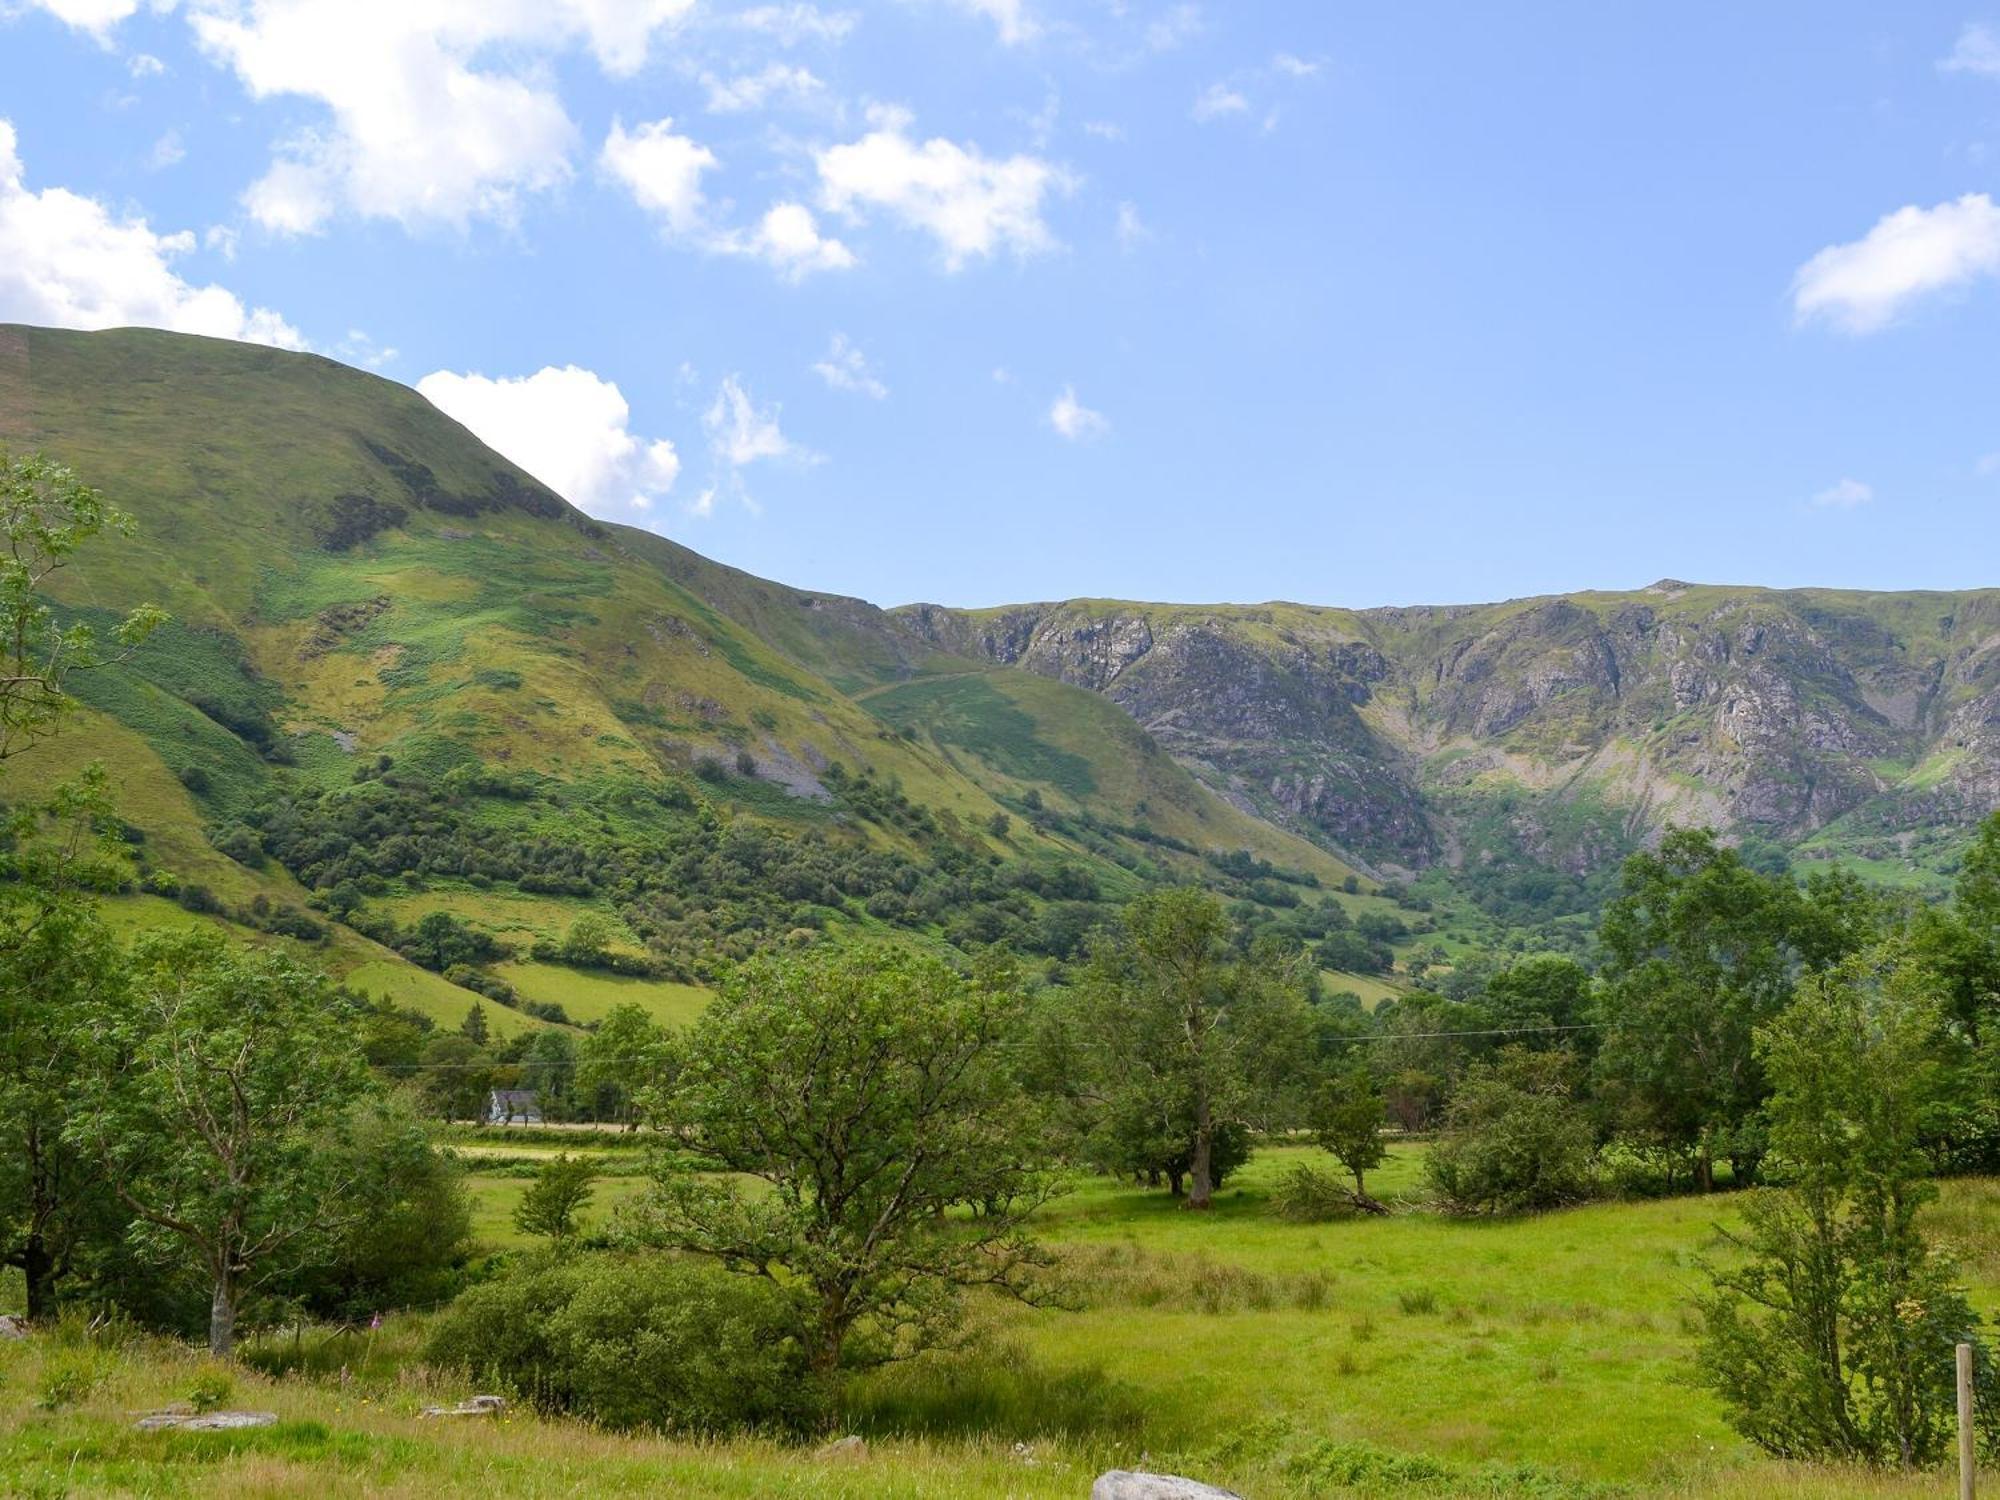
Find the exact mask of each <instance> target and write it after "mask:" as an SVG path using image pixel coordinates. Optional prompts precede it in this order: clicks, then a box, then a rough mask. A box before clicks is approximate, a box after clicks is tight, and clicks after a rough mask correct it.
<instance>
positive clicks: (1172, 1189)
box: [1167, 1172, 1187, 1198]
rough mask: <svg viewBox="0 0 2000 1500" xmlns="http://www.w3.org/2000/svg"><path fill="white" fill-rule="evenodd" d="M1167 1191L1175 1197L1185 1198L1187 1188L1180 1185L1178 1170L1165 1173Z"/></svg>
mask: <svg viewBox="0 0 2000 1500" xmlns="http://www.w3.org/2000/svg"><path fill="white" fill-rule="evenodd" d="M1167 1192H1168V1194H1169V1195H1170V1196H1172V1197H1175V1198H1185V1197H1186V1196H1187V1189H1186V1188H1184V1187H1182V1186H1181V1174H1180V1173H1179V1172H1169V1173H1167Z"/></svg>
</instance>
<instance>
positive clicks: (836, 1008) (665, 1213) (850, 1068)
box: [640, 948, 1052, 1377]
mask: <svg viewBox="0 0 2000 1500" xmlns="http://www.w3.org/2000/svg"><path fill="white" fill-rule="evenodd" d="M1004 978H1005V975H1004V972H996V973H992V974H989V975H986V976H984V977H983V978H982V979H976V980H967V979H964V978H962V977H960V976H959V975H958V974H956V973H954V972H953V971H952V970H951V969H950V968H949V967H948V966H947V965H945V964H944V963H943V962H942V961H941V960H939V959H937V958H933V957H929V956H926V955H918V954H913V953H908V952H898V951H892V950H887V949H875V948H862V949H854V950H849V951H846V952H822V951H819V950H813V951H810V952H808V953H807V954H805V955H802V956H799V957H794V958H784V959H762V960H757V961H754V962H752V963H750V964H747V965H745V966H744V967H743V968H741V969H739V970H738V971H737V972H736V974H735V975H734V976H733V977H732V978H731V979H730V980H729V981H728V982H727V983H726V984H725V985H724V986H723V988H722V991H721V993H720V994H719V995H718V996H717V997H716V999H715V1000H714V1001H713V1002H712V1003H711V1005H710V1006H709V1008H708V1010H707V1011H706V1012H704V1013H703V1015H702V1017H701V1019H700V1020H699V1021H698V1022H697V1023H696V1024H695V1025H694V1027H693V1028H692V1029H691V1030H690V1031H689V1032H687V1033H686V1034H685V1035H684V1036H682V1037H681V1038H679V1039H677V1041H676V1043H675V1044H674V1046H673V1048H672V1056H671V1058H670V1060H669V1062H668V1066H667V1069H666V1077H665V1080H664V1082H663V1083H662V1084H661V1086H660V1087H659V1088H658V1090H657V1091H655V1093H654V1094H653V1096H652V1097H651V1099H650V1118H651V1120H652V1122H653V1123H654V1124H655V1125H657V1126H659V1127H660V1128H661V1129H663V1130H665V1131H667V1132H669V1133H671V1134H673V1135H676V1136H678V1137H679V1138H680V1139H681V1140H683V1141H684V1142H685V1143H686V1145H687V1147H688V1148H689V1150H690V1151H692V1152H693V1153H695V1154H696V1156H697V1157H698V1158H699V1159H700V1160H701V1161H702V1163H703V1165H704V1166H706V1167H708V1168H711V1169H713V1170H715V1171H719V1172H722V1173H728V1174H733V1177H734V1178H735V1179H739V1180H740V1178H743V1177H750V1178H755V1179H758V1180H759V1181H761V1182H763V1183H765V1184H768V1187H769V1191H767V1192H762V1193H757V1194H747V1193H745V1192H743V1191H742V1190H741V1188H740V1187H739V1185H738V1180H732V1179H731V1178H723V1179H720V1180H718V1179H717V1178H716V1177H714V1176H711V1175H705V1174H697V1173H695V1172H693V1171H689V1170H687V1169H686V1168H685V1167H684V1166H682V1165H680V1164H678V1162H675V1161H672V1160H669V1161H667V1162H664V1163H663V1165H662V1167H661V1169H660V1171H659V1174H658V1177H657V1181H656V1183H655V1185H654V1187H653V1189H652V1191H651V1193H650V1195H649V1197H648V1200H647V1201H646V1203H645V1205H644V1207H643V1208H642V1210H641V1213H640V1223H641V1224H642V1225H643V1226H645V1228H646V1229H647V1230H648V1231H649V1237H650V1238H651V1239H652V1240H653V1242H654V1243H657V1244H660V1245H662V1246H665V1247H667V1248H671V1249H675V1250H681V1251H687V1252H691V1253H693V1254H697V1255H703V1256H708V1257H710V1258H712V1259H714V1260H717V1261H719V1262H720V1263H721V1264H723V1265H725V1266H727V1267H728V1268H729V1269H731V1270H733V1271H737V1272H741V1273H744V1274H747V1275H753V1276H758V1277H762V1278H764V1279H766V1280H768V1281H769V1282H771V1283H772V1284H773V1285H774V1286H775V1287H777V1288H779V1289H780V1290H781V1291H782V1292H783V1293H784V1294H785V1296H786V1297H787V1298H789V1299H790V1301H791V1303H792V1306H793V1308H794V1315H795V1323H796V1327H797V1332H798V1337H799V1338H800V1340H801V1341H802V1344H803V1346H804V1348H805V1349H806V1351H807V1357H808V1363H809V1365H810V1368H811V1370H812V1371H813V1373H814V1374H815V1375H817V1376H821V1377H830V1376H832V1375H833V1374H834V1372H835V1371H836V1370H838V1369H839V1368H840V1367H841V1366H842V1365H843V1364H867V1363H875V1362H879V1361H882V1360H887V1359H893V1358H898V1357H901V1356H904V1355H907V1354H912V1353H915V1352H917V1351H919V1350H921V1349H923V1348H926V1347H929V1346H932V1345H934V1344H936V1343H938V1342H940V1341H941V1340H943V1339H945V1338H947V1337H948V1336H949V1334H950V1332H951V1331H952V1329H953V1328H954V1327H955V1323H956V1309H957V1301H958V1294H959V1291H960V1289H962V1288H964V1287H967V1286H974V1285H978V1286H990V1287H996V1288H999V1289H1001V1290H1003V1291H1006V1292H1009V1293H1011V1294H1013V1295H1016V1296H1020V1297H1024V1298H1027V1297H1034V1296H1036V1295H1037V1272H1038V1270H1039V1269H1040V1268H1041V1267H1042V1266H1043V1265H1044V1264H1045V1263H1046V1257H1045V1253H1044V1252H1043V1251H1041V1250H1040V1249H1039V1248H1038V1247H1037V1246H1036V1245H1035V1244H1034V1243H1033V1242H1032V1241H1031V1240H1030V1239H1029V1238H1028V1237H1027V1235H1026V1233H1025V1230H1024V1225H1025V1221H1026V1219H1027V1216H1028V1214H1029V1213H1030V1212H1031V1211H1032V1210H1033V1209H1034V1208H1035V1207H1036V1206H1037V1205H1039V1204H1040V1203H1041V1202H1042V1201H1044V1199H1046V1198H1047V1196H1048V1195H1049V1194H1050V1192H1051V1191H1052V1188H1051V1182H1050V1179H1049V1177H1048V1176H1047V1175H1046V1174H1045V1173H1044V1172H1042V1171H1041V1170H1040V1159H1041V1156H1042V1152H1043V1141H1042V1137H1041V1132H1040V1129H1039V1127H1038V1125H1037V1123H1036V1121H1035V1119H1034V1116H1033V1112H1032V1111H1031V1110H1030V1109H1028V1108H1027V1107H1026V1102H1025V1100H1024V1099H1023V1098H1022V1097H1021V1095H1020V1093H1019V1091H1018V1089H1017V1088H1016V1087H1015V1085H1014V1083H1013V1080H1012V1078H1011V1076H1010V1073H1009V1069H1008V1066H1007V1060H1006V1049H1007V1047H1008V1046H1009V1044H1010V1043H1011V1042H1013V1041H1014V1039H1015V1037H1016V1035H1017V1033H1018V1026H1019V1021H1020V1018H1021V1016H1022V1012H1023V1008H1024V1004H1025V1002H1024V1001H1023V999H1022V998H1021V996H1020V995H1019V994H1018V993H1017V992H1016V991H1014V990H1013V989H1012V988H1011V987H1009V986H1007V985H1005V984H1004V983H1003V982H1002V981H1003V980H1004ZM954 1208H973V1209H976V1210H977V1211H976V1212H974V1213H972V1214H970V1215H963V1216H951V1215H949V1213H948V1211H949V1210H951V1209H954Z"/></svg>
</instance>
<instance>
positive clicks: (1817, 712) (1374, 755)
mask: <svg viewBox="0 0 2000 1500" xmlns="http://www.w3.org/2000/svg"><path fill="white" fill-rule="evenodd" d="M897 617H898V619H899V620H900V621H901V623H902V625H903V626H904V628H905V629H907V630H909V631H910V632H912V633H913V634H914V635H916V636H918V637H919V638H921V639H922V640H923V641H925V642H927V643H928V644H930V645H932V646H935V647H936V648H938V649H940V650H943V651H948V652H951V653H953V654H955V655H960V656H970V657H974V658H985V659H987V660H991V661H994V662H1002V663H1007V664H1011V665H1018V666H1021V667H1024V668H1026V669H1028V670H1030V671H1034V672H1037V673H1040V674H1042V675H1044V676H1048V677H1054V678H1059V679H1061V680H1062V681H1065V682H1070V683H1074V684H1077V685H1079V686H1082V687H1087V688H1089V689H1091V690H1092V691H1094V692H1098V693H1101V694H1103V695H1104V696H1106V697H1108V698H1110V699H1111V700H1112V701H1114V702H1116V703H1117V704H1119V705H1120V706H1121V707H1123V708H1124V709H1125V710H1126V711H1127V712H1128V713H1130V714H1131V715H1132V716H1133V717H1134V718H1135V719H1137V720H1138V721H1139V722H1140V723H1142V724H1143V725H1145V726H1146V728H1147V729H1149V730H1150V731H1151V732H1152V733H1153V734H1154V735H1156V736H1157V737H1158V738H1159V739H1160V740H1161V742H1162V743H1164V744H1165V745H1166V746H1167V747H1168V748H1169V749H1170V750H1171V751H1172V752H1173V753H1174V754H1175V755H1176V756H1177V757H1179V758H1180V759H1181V760H1182V761H1183V762H1184V763H1186V764H1187V765H1189V766H1190V767H1191V768H1192V769H1194V770H1195V771H1196V772H1197V774H1199V775H1201V776H1202V777H1203V778H1204V779H1206V780H1208V781H1210V782H1211V784H1213V785H1215V786H1217V787H1218V788H1220V789H1222V790H1223V791H1225V792H1226V793H1227V794H1228V795H1230V796H1231V797H1232V798H1233V799H1235V800H1236V801H1238V802H1239V803H1240V804H1241V805H1243V806H1245V807H1249V808H1254V809H1255V810H1257V811H1259V812H1262V813H1264V814H1266V815H1269V816H1273V817H1275V818H1278V819H1279V820H1281V821H1284V822H1286V823H1288V824H1289V825H1291V826H1293V827H1296V828H1298V829H1300V830H1301V831H1304V832H1307V833H1309V834H1311V835H1312V836H1313V837H1315V838H1317V839H1319V840H1321V841H1323V842H1326V843H1329V844H1331V845H1334V846H1336V847H1339V848H1342V849H1346V850H1350V851H1352V852H1354V853H1357V854H1359V855H1361V856H1363V857H1366V858H1369V859H1372V860H1375V861H1377V862H1380V863H1385V864H1393V865H1402V866H1421V865H1423V864H1426V863H1429V862H1432V861H1435V860H1438V859H1457V858H1460V857H1462V855H1463V852H1464V851H1463V847H1462V839H1461V834H1462V832H1463V824H1464V821H1465V818H1466V816H1467V814H1468V810H1469V809H1475V808H1477V807H1478V806H1479V805H1480V804H1481V802H1482V800H1491V799H1493V798H1495V797H1500V798H1504V799H1505V800H1506V802H1507V804H1508V806H1510V807H1511V808H1514V809H1516V811H1515V812H1514V814H1513V815H1512V821H1513V824H1514V831H1515V833H1516V834H1517V835H1518V836H1519V838H1520V840H1521V841H1522V842H1523V843H1525V844H1526V845H1527V847H1528V849H1529V851H1530V852H1532V853H1538V854H1540V855H1541V856H1542V857H1544V858H1547V859H1549V860H1551V861H1552V862H1555V863H1558V864H1566V865H1571V866H1588V865H1590V864H1592V863H1595V862H1598V861H1601V860H1602V859H1603V858H1606V857H1609V856H1611V855H1612V854H1614V853H1615V852H1617V850H1618V849H1619V848H1622V847H1625V846H1628V845H1629V843H1630V842H1631V841H1634V840H1637V839H1641V838H1644V837H1645V836H1647V835H1648V834H1650V833H1651V832H1653V831H1656V830H1657V829H1658V828H1660V827H1663V826H1665V825H1666V824H1668V823H1670V822H1693V821H1701V822H1712V823H1717V824H1720V825H1722V826H1725V827H1729V828H1733V829H1736V830H1738V831H1740V832H1751V833H1756V834H1759V835H1761V836H1764V837H1767V838H1771V839H1774V840H1778V841H1781V842H1784V843H1787V844H1792V845H1798V844H1802V843H1809V842H1814V841H1818V842H1821V843H1826V842H1829V841H1841V842H1844V843H1845V845H1846V846H1847V847H1849V848H1850V849H1851V850H1853V851H1854V852H1863V853H1874V854H1880V855H1892V854H1901V855H1905V856H1908V855H1911V854H1912V853H1921V852H1923V851H1925V850H1937V849H1942V848H1943V847H1945V845H1947V844H1948V843H1950V842H1951V841H1952V839H1953V837H1954V835H1956V834H1959V833H1962V831H1963V829H1964V828H1965V827H1966V826H1967V825H1969V824H1970V822H1971V821H1973V820H1974V819H1975V818H1977V817H1979V816H1982V815H1984V814H1985V813H1987V812H1989V811H1991V810H1993V809H1994V808H1995V807H2000V591H1994V590H1980V591H1973V592H1966V593H1907V594H1866V593H1850V592H1836V591H1829V590H1796V591H1777V590H1769V589H1755V588H1722V587H1713V586H1698V585H1690V584H1684V583H1680V582H1677V581H1674V580H1664V581H1662V582H1660V583H1658V584H1655V585H1653V586H1652V587H1650V588H1647V589H1643V590H1638V591H1635V592H1631V593H1582V594H1574V595H1567V596H1560V597H1553V598H1540V599H1525V600H1515V601H1511V602H1508V603H1505V604H1495V605H1477V606H1452V607H1428V608H1410V609H1378V610H1358V611H1357V610H1339V609H1320V608H1312V607H1307V606H1301V605H1292V604H1271V605H1260V606H1216V607H1189V606H1178V605H1175V606H1162V605H1145V604H1126V603H1119V602H1113V601H1102V600H1078V601H1070V602H1066V603H1060V604H1041V605H1024V606H1014V607H1008V608H1002V609H993V610H980V611H960V610H950V609H943V608H940V607H937V606H934V605H915V606H910V607H908V608H905V609H903V610H900V611H897ZM1585 805H1587V806H1589V807H1591V808H1593V809H1595V810H1597V812H1598V813H1599V814H1600V815H1599V816H1598V817H1596V818H1595V820H1594V831H1593V832H1592V833H1590V835H1589V836H1582V835H1580V834H1578V832H1577V830H1578V828H1579V826H1580V824H1579V820H1578V819H1577V818H1575V817H1574V816H1565V815H1563V810H1565V809H1567V810H1568V812H1570V813H1573V812H1574V810H1575V809H1576V808H1577V807H1579V806H1585ZM1582 822H1583V823H1586V824H1588V823H1592V820H1589V819H1585V820H1582ZM1558 824H1561V825H1563V826H1564V827H1566V828H1567V829H1569V830H1570V832H1569V833H1567V834H1564V835H1560V836H1559V835H1558V834H1557V833H1556V832H1555V829H1556V826H1557V825H1558Z"/></svg>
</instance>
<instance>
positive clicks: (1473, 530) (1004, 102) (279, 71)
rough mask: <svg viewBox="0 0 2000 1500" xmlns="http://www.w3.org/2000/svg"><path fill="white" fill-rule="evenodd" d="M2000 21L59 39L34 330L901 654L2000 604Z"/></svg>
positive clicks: (45, 43)
mask: <svg viewBox="0 0 2000 1500" xmlns="http://www.w3.org/2000/svg"><path fill="white" fill-rule="evenodd" d="M1985 3H1987V4H1989V5H1994V6H1995V8H1993V9H1990V10H1986V11H1982V10H1980V9H1978V8H1977V6H1978V0H1952V3H1931V0H1903V3H1899V4H1897V5H1895V6H1883V5H1880V4H1879V3H1860V0H1812V3H1805V0H1796V3H1780V0H1773V3H1762V4H1756V5H1742V4H1734V3H1726V0H1702V3H1696V4H1687V3H1677V4H1666V3H1633V4H1619V5H1606V4H1604V3H1602V0H1524V3H1521V4H1515V5H1505V6H1500V5H1492V4H1488V3H1481V0H1463V3H1454V4H1424V5H1413V4H1395V5H1384V4H1372V5H1362V4H1354V3H1349V0H1226V3H1225V0H853V3H849V4H840V3H837V0H812V3H808V0H775V3H772V0H0V321H21V322H29V323H37V324H51V325H62V326H69V327H79V328H91V327H106V326H117V325H124V324H147V325H153V326H159V327H166V328H175V329H181V330H184V331H190V332H200V333H210V334H218V335H223V336H228V337H235V338H248V339H256V340H260V341H263V342H268V343H275V344H280V345H284V346H287V347H295V348H303V349H312V350H315V351H318V352H320V353H323V354H327V355H331V356H332V357H334V358H337V359H341V360H344V361H346V362H348V363H351V364H354V365H357V366H361V367H363V368H367V369H371V370H374V371H376V372H378V373H379V374H381V375H383V376H384V377H386V378H389V379H392V380H397V381H401V382H404V383H406V384H409V385H412V386H415V387H416V388H417V389H418V390H420V391H422V392H423V393H424V394H425V395H427V396H428V397H429V398H430V399H431V400H432V401H434V402H435V403H436V404H437V405H438V406H440V407H441V408H442V409H443V410H445V411H446V412H448V413H450V414H451V415H453V416H454V417H456V418H458V419H459V420H460V421H463V422H464V423H466V425H467V426H469V427H471V428H472V429H473V430H474V431H475V432H477V433H479V434H480V435H481V436H482V437H484V438H485V439H486V440H487V441H488V442H490V443H491V444H493V445H494V446H495V447H497V448H499V449H500V450H501V451H502V452H504V453H506V454H507V455H508V456H509V457H511V458H514V459H515V460H516V461H518V462H520V463H521V464H523V465H524V466H525V467H526V468H528V469H529V470H530V471H531V472H533V473H535V474H536V475H537V476H538V477H540V478H542V479H543V480H545V481H546V482H548V483H550V484H551V485H553V486H554V487H555V488H557V489H558V490H560V491H561V492H563V493H564V494H565V495H567V496H568V497H569V498H570V499H571V500H572V501H574V502H576V503H577V504H578V505H581V506H582V507H584V508H585V509H586V510H589V511H590V512H592V513H593V514H595V515H598V516H600V517H604V518H606V519H610V520H615V521H621V522H625V523H628V524H632V525H639V526H645V527H649V528H651V529H654V530H657V531H659V532H662V533H664V534H666V535H668V536H671V537H673V538H675V539H676V540H678V541H680V542H683V543H685V544H686V545H688V546H691V547H693V548H695V549H696V550H698V551H700V552H702V553H705V554H706V555H708V556H710V557H714V558H717V559H719V560H721V561H723V562H727V563H730V564H732V565H734V566H737V567H741V568H745V569H747V570H749V571H751V572H754V573H758V574H760V575H763V576H766V577H771V578H777V579H781V580H783V581H786V582H788V583H792V584H795V585H799V586H804V587H812V588H819V589H827V590H832V591H835V592H840V593H849V594H857V595H860V596H862V597H865V598H869V599H872V600H875V601H876V602H878V603H883V604H894V603H903V602H908V601H913V600H932V601H937V602H942V603H949V604H958V605H984V604H997V603H1005V602H1015V601H1027V600H1041V599H1059V598H1067V597H1073V596H1098V597H1122V598H1140V599H1157V600H1185V601H1224V600H1227V601H1240V602H1253V601H1259V600H1266V599H1293V600H1299V601H1304V602H1309V603H1323V604H1342V605H1355V606H1363V605H1377V604H1404V603H1427V602H1428V603H1436V602H1456V601H1477V600H1490V599H1500V598H1511V597H1517V596H1521V595H1527V594H1536V593H1545V592H1555V591H1563V590H1571V589H1580V588H1634V587H1639V586H1643V585H1644V584H1647V583H1649V582H1651V581H1653V580H1655V579H1658V578H1662V577H1676V578H1682V579H1689V580H1695V581H1702V582H1726V583H1763V584H1771V585H1778V586H1787V587H1791V586H1805V585H1822V586H1837V587H1853V588H1955V587H1971V586H1982V585H2000V548H1996V546H1995V543H1996V542H2000V525H1997V524H1996V522H2000V358H1996V356H2000V201H1996V198H2000V4H1996V0H1985ZM86 477H87V476H86ZM114 498H115V497H114Z"/></svg>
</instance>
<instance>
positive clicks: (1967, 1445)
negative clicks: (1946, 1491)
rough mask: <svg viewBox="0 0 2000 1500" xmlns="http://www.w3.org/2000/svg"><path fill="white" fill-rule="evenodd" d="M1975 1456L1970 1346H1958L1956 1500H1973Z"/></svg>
mask: <svg viewBox="0 0 2000 1500" xmlns="http://www.w3.org/2000/svg"><path fill="white" fill-rule="evenodd" d="M1974 1459H1975V1454H1974V1452H1973V1444H1972V1345H1970V1344H1960V1345H1959V1346H1958V1500H1975V1497H1974V1495H1973V1493H1972V1491H1973V1486H1974V1484H1975V1483H1976V1480H1975V1478H1974V1475H1973V1463H1974Z"/></svg>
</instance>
